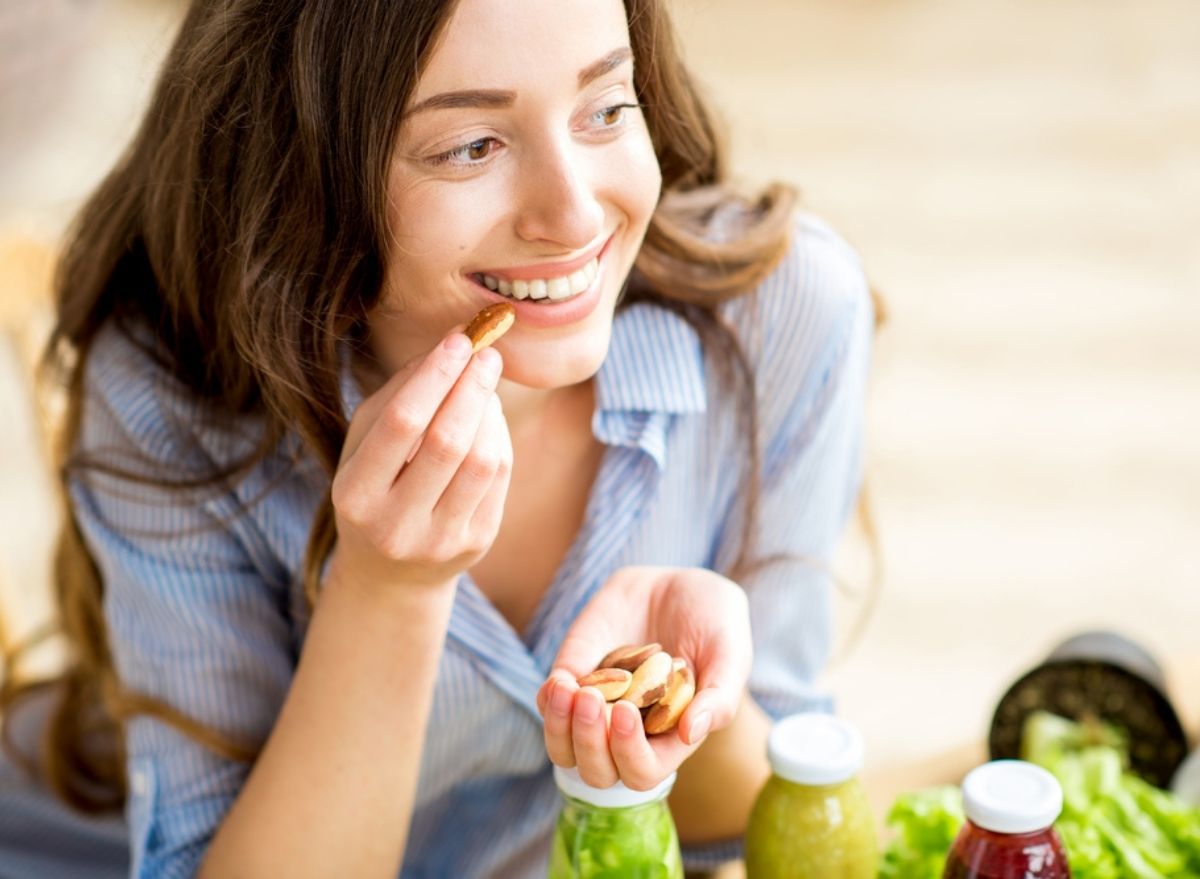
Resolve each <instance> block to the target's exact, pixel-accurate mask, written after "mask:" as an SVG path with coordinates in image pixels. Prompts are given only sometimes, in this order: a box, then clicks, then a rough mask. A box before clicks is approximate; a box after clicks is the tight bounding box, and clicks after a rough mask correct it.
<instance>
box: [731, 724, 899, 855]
mask: <svg viewBox="0 0 1200 879" xmlns="http://www.w3.org/2000/svg"><path fill="white" fill-rule="evenodd" d="M767 757H768V759H769V760H770V762H771V771H772V773H773V774H772V776H771V778H770V780H768V781H767V783H766V784H765V785H764V786H763V789H762V791H761V792H760V793H759V795H758V799H757V800H755V802H754V809H753V811H752V812H751V814H750V824H749V826H748V827H747V829H746V854H745V858H746V877H747V879H875V876H876V871H877V869H878V865H877V861H876V856H877V843H876V839H875V819H874V816H873V815H872V813H871V806H870V804H869V803H868V802H867V797H866V794H865V793H864V792H863V789H862V785H860V784H859V782H858V777H857V776H858V773H859V771H860V770H861V769H862V762H863V742H862V736H860V735H859V734H858V731H857V730H855V729H854V728H853V727H852V726H850V725H849V724H848V723H846V722H845V721H844V720H839V719H838V718H836V717H832V716H830V715H828V714H793V715H792V716H791V717H786V718H784V719H783V720H781V721H779V722H778V723H776V724H775V726H774V727H773V728H772V729H771V735H770V738H769V739H768V742H767Z"/></svg>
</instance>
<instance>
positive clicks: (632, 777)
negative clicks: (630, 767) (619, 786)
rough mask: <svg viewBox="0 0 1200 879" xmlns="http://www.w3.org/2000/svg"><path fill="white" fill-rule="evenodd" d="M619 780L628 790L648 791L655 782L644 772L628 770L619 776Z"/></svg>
mask: <svg viewBox="0 0 1200 879" xmlns="http://www.w3.org/2000/svg"><path fill="white" fill-rule="evenodd" d="M621 781H622V782H624V784H625V786H626V787H627V788H629V789H630V790H635V791H648V790H650V789H652V788H653V787H654V785H655V784H656V782H655V781H654V780H653V779H652V778H651V777H650V776H649V775H647V774H645V773H644V772H628V773H626V774H624V775H622V776H621Z"/></svg>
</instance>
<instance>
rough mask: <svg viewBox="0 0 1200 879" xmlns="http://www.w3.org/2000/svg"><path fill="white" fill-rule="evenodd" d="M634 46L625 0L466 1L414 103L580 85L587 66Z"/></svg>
mask: <svg viewBox="0 0 1200 879" xmlns="http://www.w3.org/2000/svg"><path fill="white" fill-rule="evenodd" d="M627 45H629V30H628V26H627V24H626V21H625V5H624V3H623V2H622V0H461V2H460V3H459V4H458V7H457V9H455V11H454V14H453V15H452V16H451V18H450V21H449V22H447V24H446V27H445V29H444V30H443V32H442V35H441V38H440V40H439V41H438V43H437V45H436V46H435V47H434V50H433V53H432V54H431V55H430V57H429V58H428V60H427V62H426V66H425V70H424V71H423V72H422V74H421V78H420V80H419V81H418V83H417V88H416V93H415V94H414V95H413V103H418V102H420V101H421V100H424V99H425V98H428V97H430V96H431V95H434V94H437V93H438V92H442V91H452V90H457V89H510V90H515V91H517V92H518V93H519V92H522V91H525V90H528V89H531V88H535V87H538V86H541V87H543V88H545V87H555V88H557V87H559V86H561V85H563V84H564V83H565V84H566V85H567V86H569V87H571V88H574V86H575V79H576V76H577V74H578V73H579V71H580V70H581V69H582V68H584V67H586V66H587V65H589V64H591V63H592V62H594V61H596V60H598V59H599V58H601V57H603V56H604V55H606V54H607V53H609V52H610V51H612V50H613V49H616V48H619V47H621V46H627Z"/></svg>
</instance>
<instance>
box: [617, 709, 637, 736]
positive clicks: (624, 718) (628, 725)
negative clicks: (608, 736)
mask: <svg viewBox="0 0 1200 879" xmlns="http://www.w3.org/2000/svg"><path fill="white" fill-rule="evenodd" d="M620 704H621V703H620V702H618V703H617V705H620ZM617 705H614V706H613V714H612V728H613V732H616V733H618V734H620V735H623V736H627V735H629V734H630V733H632V732H633V727H634V722H633V713H632V712H631V711H630V710H629V709H628V708H618V707H617Z"/></svg>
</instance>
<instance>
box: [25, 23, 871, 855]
mask: <svg viewBox="0 0 1200 879" xmlns="http://www.w3.org/2000/svg"><path fill="white" fill-rule="evenodd" d="M793 201H794V199H793V196H792V195H791V193H790V191H788V190H787V189H786V188H783V187H775V188H772V189H771V190H770V191H768V192H767V193H766V194H765V195H764V196H763V197H762V198H760V199H759V200H757V201H754V202H746V201H743V200H741V199H738V198H736V197H735V196H733V195H732V193H731V192H730V191H729V190H728V189H727V187H726V186H725V182H724V172H723V167H722V162H721V156H720V152H719V149H718V147H717V144H716V142H715V140H714V135H713V130H712V127H711V124H710V121H709V117H708V115H707V113H706V112H705V110H704V108H703V106H702V104H701V102H700V101H699V99H698V97H697V95H696V93H695V91H694V90H693V87H692V85H691V83H690V79H689V78H688V75H687V73H686V71H685V69H684V68H683V66H682V65H681V63H680V61H679V60H678V57H677V54H676V49H675V47H674V44H673V37H672V33H671V30H670V28H669V26H668V22H667V19H666V15H665V12H664V10H663V9H662V7H661V4H660V3H659V2H656V0H627V2H625V3H621V2H619V0H522V2H520V3H496V2H488V0H459V2H433V0H427V2H418V0H405V2H397V0H378V2H366V0H363V2H359V3H356V4H353V5H352V6H350V7H347V5H346V4H343V3H338V2H333V0H309V2H301V0H293V2H284V3H272V4H266V3H262V2H252V0H224V2H215V0H210V2H197V3H195V5H194V6H193V8H192V10H191V11H190V13H189V15H188V17H187V20H186V22H185V23H184V26H183V29H182V33H181V35H180V37H179V40H178V42H177V44H176V46H175V47H174V49H173V51H172V53H171V54H170V56H169V58H168V60H167V62H166V64H165V68H164V71H163V74H162V79H161V81H160V83H159V86H158V89H157V91H156V93H155V96H154V98H153V100H152V103H151V107H150V109H149V112H148V114H147V116H146V119H145V121H144V123H143V126H142V129H141V131H140V132H139V133H138V135H137V137H136V138H135V141H134V143H133V145H132V146H131V148H130V151H129V153H128V154H127V156H126V158H125V159H124V160H123V161H122V163H121V164H120V166H119V167H118V168H117V169H116V170H115V171H114V172H113V174H112V175H111V176H110V177H109V179H108V180H107V181H106V182H105V183H104V185H103V186H102V187H101V189H100V191H99V192H98V193H97V194H96V195H95V196H94V198H93V199H92V200H91V202H90V203H89V205H88V206H87V209H86V210H85V211H84V213H83V215H82V217H81V219H80V222H79V225H78V228H77V231H76V233H75V237H74V240H73V242H72V245H71V248H70V250H69V252H68V253H67V255H66V258H65V260H64V263H63V267H62V271H61V277H60V289H61V299H60V310H59V322H58V325H57V329H56V332H55V336H54V340H53V343H52V344H53V351H54V354H55V356H56V357H57V363H58V364H59V365H60V366H61V367H63V368H64V369H65V372H66V375H67V377H68V386H69V389H70V408H69V417H68V431H67V432H68V438H69V441H70V447H71V449H72V454H71V457H70V459H69V461H68V466H67V467H66V468H65V469H64V473H65V479H66V486H67V489H68V491H69V495H70V499H71V505H72V512H73V522H74V526H75V527H74V528H72V529H69V531H68V534H67V537H66V538H65V540H64V544H63V548H62V552H61V553H60V560H59V561H60V571H59V574H60V581H61V598H62V600H63V603H64V609H65V615H64V616H65V620H66V622H67V625H68V627H69V628H70V631H71V634H72V636H73V637H74V638H75V640H76V641H77V643H78V645H79V648H80V649H79V659H78V662H77V663H76V665H75V667H74V668H73V670H72V672H71V674H70V676H69V678H68V680H67V682H66V684H65V692H66V693H67V694H68V699H67V701H66V702H65V703H64V705H63V706H62V707H61V709H60V711H59V713H58V715H57V720H56V722H55V724H54V725H53V726H52V729H53V733H54V745H53V747H52V748H50V749H49V750H48V752H47V754H46V755H44V756H45V763H46V764H47V769H46V772H47V775H48V778H49V780H50V781H51V783H52V784H54V785H55V786H56V787H57V788H58V789H59V790H60V791H61V792H63V793H64V794H66V795H67V796H68V797H69V798H71V799H73V800H74V801H76V802H77V803H90V804H91V805H93V806H96V807H100V806H103V805H105V804H106V803H107V804H112V803H116V802H119V801H120V799H121V797H122V793H123V792H122V791H121V790H120V786H121V784H122V782H123V781H124V780H125V779H128V790H127V802H126V817H127V819H128V825H129V833H130V840H131V854H132V859H133V872H134V875H140V876H176V875H178V876H184V875H191V874H193V873H194V872H198V873H199V875H201V876H209V875H211V876H226V875H233V874H234V870H235V867H236V874H237V875H247V876H259V875H262V876H279V875H287V876H304V875H314V876H327V875H351V876H387V875H395V874H396V873H397V871H398V870H401V871H402V872H403V875H406V876H409V875H411V876H426V875H428V876H498V877H501V876H502V877H521V876H535V875H538V874H539V873H543V872H544V869H545V859H546V856H547V852H548V847H549V836H550V829H551V826H552V823H553V820H554V816H555V813H556V810H557V806H558V798H557V794H556V791H555V789H554V785H553V781H552V778H551V772H550V767H551V761H553V762H554V763H557V764H560V765H578V766H579V769H580V772H581V774H582V775H583V777H584V779H585V780H586V781H588V782H589V783H592V784H595V785H601V786H602V785H608V784H611V783H613V782H614V781H617V780H618V779H619V780H622V781H624V782H625V783H626V784H628V785H630V786H633V787H639V788H640V787H646V786H649V785H653V784H655V783H657V782H658V781H659V780H661V779H662V778H664V777H666V776H667V775H668V774H670V773H671V772H672V771H675V770H678V781H677V783H676V786H675V791H674V793H673V794H672V800H671V804H672V807H673V809H674V811H675V815H676V820H677V824H678V827H679V831H680V836H681V839H682V840H683V842H684V846H685V861H686V862H688V863H689V864H691V865H693V866H702V865H704V864H706V863H715V862H717V861H719V860H722V859H724V858H725V857H728V856H731V855H732V854H735V853H736V846H737V841H736V839H737V837H738V835H739V834H740V832H741V829H742V828H743V827H744V825H745V821H746V817H747V814H748V811H749V807H750V803H751V802H752V799H753V796H754V794H755V793H756V792H757V789H758V787H759V786H760V784H761V783H762V781H763V780H764V778H765V776H766V772H767V769H766V766H765V759H764V743H765V738H766V732H767V729H768V726H769V723H770V719H771V717H773V716H780V715H782V714H786V713H790V712H792V711H796V710H800V709H803V708H814V707H815V708H821V707H827V705H828V701H827V699H826V698H825V697H824V696H823V695H822V694H821V693H820V692H819V691H818V690H817V689H816V688H815V684H814V677H815V675H816V673H817V672H818V671H819V669H820V667H821V665H822V663H823V661H824V658H825V656H826V654H827V651H828V647H829V641H830V632H829V629H830V624H829V594H828V583H827V579H826V577H825V576H824V575H823V574H822V572H821V564H822V562H824V561H826V560H827V559H828V556H829V553H830V550H831V548H832V546H833V543H834V541H835V539H836V537H837V534H838V532H839V530H840V527H841V525H842V523H843V522H844V520H845V517H846V515H847V513H848V511H849V509H850V508H851V506H852V505H853V501H854V498H855V496H856V494H857V487H858V479H859V458H860V454H859V449H860V442H861V440H860V434H861V414H862V412H861V410H862V397H863V388H864V383H865V374H866V364H867V356H868V350H869V342H870V330H871V325H872V309H871V303H870V298H869V295H868V293H867V289H866V285H865V283H864V280H863V276H862V272H861V270H860V268H859V266H858V263H857V261H856V259H855V257H854V255H853V254H852V252H851V251H850V250H849V248H847V247H846V246H845V244H843V243H842V242H841V241H840V240H839V239H837V238H836V236H834V235H833V234H832V233H831V232H829V231H828V230H827V229H825V228H824V227H822V226H821V225H820V224H818V223H816V222H815V221H814V220H811V219H801V220H799V221H798V222H794V221H793V219H792V217H791V208H792V203H793ZM543 294H544V295H543ZM522 296H524V298H521V297H522ZM498 300H505V301H512V302H513V304H514V305H515V308H516V311H517V320H516V324H515V326H514V328H513V329H512V330H511V331H510V332H509V333H508V334H507V335H506V336H505V337H504V338H502V339H501V340H500V341H499V342H498V343H497V344H496V346H495V349H494V350H483V351H480V352H479V353H477V354H474V355H472V354H471V351H470V347H469V345H468V343H467V340H466V338H465V337H464V336H463V335H462V333H461V331H460V330H461V327H462V325H463V324H465V323H466V322H467V321H468V320H469V319H470V318H471V316H472V315H473V314H474V313H475V312H476V311H477V310H478V309H480V308H481V307H482V306H484V305H487V304H489V303H491V302H494V301H498ZM93 563H94V567H93ZM717 572H723V574H724V575H722V573H717ZM652 640H654V641H659V642H661V643H662V644H663V645H664V646H665V647H667V648H668V649H669V650H670V651H671V652H672V653H673V654H675V655H681V656H685V657H686V658H687V659H688V660H689V661H690V662H691V664H692V665H693V667H694V668H695V670H696V676H697V682H698V687H697V690H698V692H697V695H696V698H695V700H694V702H693V703H692V705H691V706H690V707H689V709H688V710H687V712H686V713H685V714H684V715H683V717H682V719H681V721H680V724H679V727H678V729H677V731H675V732H672V733H667V734H663V735H660V736H655V737H651V738H649V739H648V738H647V737H646V735H645V733H644V731H643V729H642V726H641V718H640V715H639V714H638V712H637V711H636V709H633V708H632V706H630V705H629V704H628V703H624V704H621V703H618V705H617V706H615V708H614V710H613V715H612V728H611V733H610V732H609V730H608V729H607V728H606V725H605V723H604V722H603V720H602V719H601V718H602V716H603V715H602V711H601V708H602V705H601V700H600V699H599V696H598V693H596V692H595V691H594V690H591V689H586V688H585V689H583V690H580V689H579V688H578V686H577V685H576V684H575V683H574V680H575V677H576V676H577V675H579V674H582V672H583V671H586V670H587V669H589V668H590V667H591V666H592V665H594V664H595V662H596V661H597V660H598V659H599V658H600V656H601V655H602V654H603V653H605V652H607V651H608V650H609V649H611V648H612V647H615V646H618V645H619V644H625V643H645V642H648V641H652ZM752 645H753V654H752ZM98 701H102V702H103V707H104V711H105V712H106V713H107V714H108V715H112V716H114V717H116V718H118V719H119V720H120V721H121V727H120V732H119V733H118V732H117V731H116V730H114V736H113V739H111V740H110V741H111V742H112V743H113V747H111V748H109V749H108V750H107V751H103V750H102V749H101V751H100V752H98V748H97V746H96V744H95V742H96V739H97V734H96V732H95V729H94V725H93V728H92V729H90V730H83V729H82V724H81V723H80V722H79V720H78V719H79V718H81V717H84V718H90V719H95V716H96V714H95V711H94V710H93V711H91V713H89V707H92V708H94V706H95V704H96V703H97V702H98ZM85 732H86V733H87V735H84V733H85ZM84 744H86V747H84ZM122 764H123V765H122ZM109 789H114V790H113V792H112V793H111V795H110V796H109V798H108V799H107V800H106V799H105V792H106V791H107V790H109Z"/></svg>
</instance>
